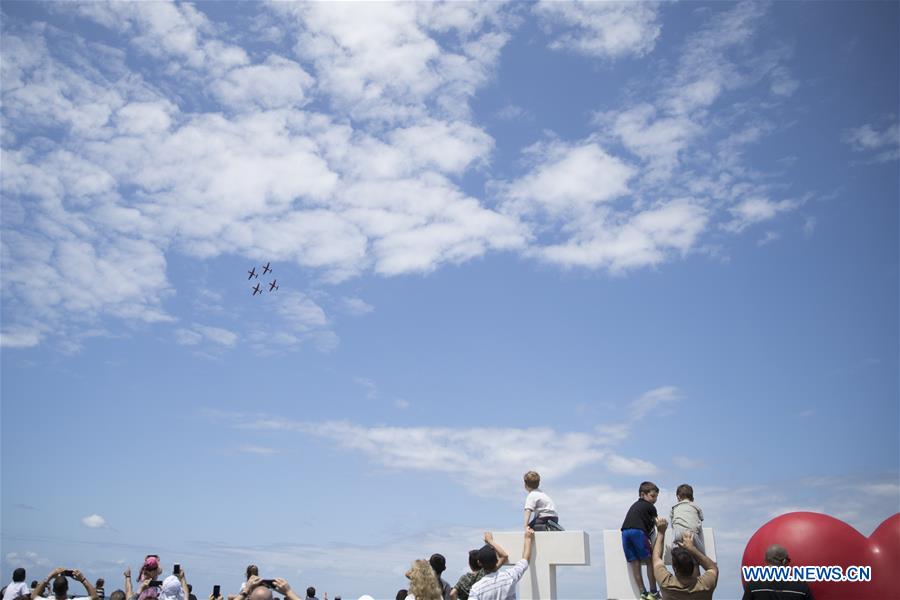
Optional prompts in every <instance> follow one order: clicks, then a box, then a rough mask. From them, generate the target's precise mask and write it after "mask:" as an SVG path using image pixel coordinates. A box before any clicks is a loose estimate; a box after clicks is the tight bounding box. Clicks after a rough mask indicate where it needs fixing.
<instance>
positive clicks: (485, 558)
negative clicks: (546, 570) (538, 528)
mask: <svg viewBox="0 0 900 600" xmlns="http://www.w3.org/2000/svg"><path fill="white" fill-rule="evenodd" d="M484 541H485V542H487V544H486V545H485V546H483V547H482V548H481V550H479V551H478V562H479V563H480V564H481V568H482V569H484V577H482V578H481V579H479V580H478V581H477V582H476V583H475V585H473V586H472V589H471V590H469V600H516V584H518V582H519V580H520V579H522V576H523V575H524V574H525V571H527V570H528V561H530V560H531V546H532V544H533V543H534V530H533V529H532V528H531V527H528V528H527V529H526V530H525V546H524V547H523V549H522V558H521V560H519V562H517V563H516V564H514V565H513V566H512V568H511V569H507V570H505V571H501V570H500V567H502V566H503V564H504V563H505V562H506V561H507V560H508V559H509V555H508V554H507V553H506V551H505V550H504V549H503V548H502V547H501V546H500V544H498V543H497V542H495V541H494V536H493V534H492V533H491V532H487V533H485V534H484Z"/></svg>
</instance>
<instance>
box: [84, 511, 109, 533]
mask: <svg viewBox="0 0 900 600" xmlns="http://www.w3.org/2000/svg"><path fill="white" fill-rule="evenodd" d="M81 524H82V525H84V526H85V527H89V528H91V529H100V528H102V527H106V519H104V518H103V517H101V516H100V515H97V514H93V515H88V516H86V517H84V518H83V519H81Z"/></svg>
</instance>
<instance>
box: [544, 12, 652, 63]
mask: <svg viewBox="0 0 900 600" xmlns="http://www.w3.org/2000/svg"><path fill="white" fill-rule="evenodd" d="M534 13H535V14H537V15H538V16H539V17H540V18H541V19H543V20H544V22H545V24H546V25H547V26H548V27H547V28H548V29H550V31H551V32H552V33H556V31H555V30H561V31H560V33H558V34H556V37H555V39H554V40H553V41H552V42H551V43H550V48H553V49H555V50H568V51H572V52H577V53H579V54H585V55H587V56H594V57H601V58H617V57H620V56H626V55H635V56H643V55H645V54H647V53H648V52H650V51H651V50H653V47H654V46H655V45H656V40H657V39H658V38H659V33H660V30H661V26H660V24H659V4H658V3H656V2H585V1H581V0H576V1H573V2H552V1H547V0H542V1H541V2H539V3H538V4H537V5H535V7H534Z"/></svg>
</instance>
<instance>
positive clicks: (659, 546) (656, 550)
mask: <svg viewBox="0 0 900 600" xmlns="http://www.w3.org/2000/svg"><path fill="white" fill-rule="evenodd" d="M668 525H669V524H668V523H667V522H666V520H665V519H662V518H657V519H656V539H655V540H654V541H653V565H652V566H653V571H654V572H656V566H657V565H661V566H662V568H663V569H665V568H666V563H665V562H663V544H664V543H665V539H666V527H668Z"/></svg>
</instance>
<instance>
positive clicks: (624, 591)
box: [504, 527, 716, 600]
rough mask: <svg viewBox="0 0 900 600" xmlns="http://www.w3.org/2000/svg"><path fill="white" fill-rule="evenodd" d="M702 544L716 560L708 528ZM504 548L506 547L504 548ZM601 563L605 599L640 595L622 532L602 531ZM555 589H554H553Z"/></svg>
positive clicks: (668, 542)
mask: <svg viewBox="0 0 900 600" xmlns="http://www.w3.org/2000/svg"><path fill="white" fill-rule="evenodd" d="M703 542H704V544H706V555H707V556H709V557H710V558H711V559H713V560H716V536H715V533H714V532H713V530H712V529H711V528H709V527H704V528H703ZM671 544H672V529H671V528H670V529H667V530H666V547H669V546H671ZM504 548H506V546H504ZM665 560H666V564H667V565H671V564H672V557H671V556H670V555H669V553H668V552H666V554H665ZM603 563H604V566H605V568H606V597H607V598H608V599H609V600H632V599H634V598H637V597H638V596H639V595H640V594H639V591H640V590H638V588H637V586H635V584H634V580H633V579H632V578H631V568H630V567H629V566H628V563H627V562H626V561H625V551H624V550H622V532H621V531H619V530H618V529H604V530H603ZM641 574H642V576H643V577H644V581H645V582H646V581H647V576H646V571H645V569H644V567H643V566H641ZM554 589H555V588H554Z"/></svg>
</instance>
